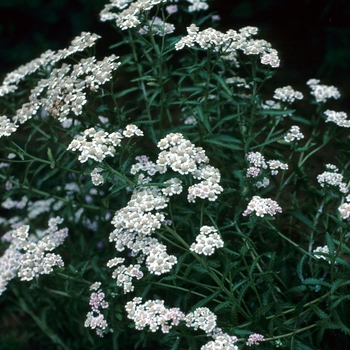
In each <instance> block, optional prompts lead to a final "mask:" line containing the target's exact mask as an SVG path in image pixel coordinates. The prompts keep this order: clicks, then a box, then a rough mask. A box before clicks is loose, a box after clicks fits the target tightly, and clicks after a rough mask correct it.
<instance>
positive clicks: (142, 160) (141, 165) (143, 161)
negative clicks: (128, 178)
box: [130, 155, 158, 176]
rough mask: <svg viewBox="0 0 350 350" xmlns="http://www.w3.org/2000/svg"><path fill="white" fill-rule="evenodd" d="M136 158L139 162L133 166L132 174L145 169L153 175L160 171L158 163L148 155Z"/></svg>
mask: <svg viewBox="0 0 350 350" xmlns="http://www.w3.org/2000/svg"><path fill="white" fill-rule="evenodd" d="M135 159H136V160H137V163H136V164H133V165H132V166H131V170H130V173H131V174H133V175H135V174H137V173H139V172H141V171H144V172H146V173H147V174H148V175H150V176H153V175H154V174H155V173H156V172H157V171H158V167H157V164H155V163H153V162H152V161H150V160H149V158H148V157H147V156H145V155H143V156H137V157H136V158H135Z"/></svg>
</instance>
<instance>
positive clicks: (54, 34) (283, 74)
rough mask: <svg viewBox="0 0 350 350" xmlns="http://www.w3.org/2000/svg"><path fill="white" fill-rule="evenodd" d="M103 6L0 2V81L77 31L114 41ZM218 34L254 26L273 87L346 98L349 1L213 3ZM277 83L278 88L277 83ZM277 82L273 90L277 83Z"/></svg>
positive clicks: (98, 1) (61, 0)
mask: <svg viewBox="0 0 350 350" xmlns="http://www.w3.org/2000/svg"><path fill="white" fill-rule="evenodd" d="M106 2H108V0H11V1H8V0H0V79H1V80H2V78H3V77H4V74H5V73H7V72H9V71H11V70H13V69H15V68H17V67H18V66H19V65H21V64H24V63H26V62H28V61H29V60H31V59H34V58H36V57H38V56H39V55H40V54H41V53H42V52H44V51H45V50H47V49H52V50H57V49H60V48H63V47H65V46H67V45H68V44H69V42H70V41H71V39H72V38H73V37H74V36H76V35H78V34H80V32H82V31H91V32H95V33H98V34H101V35H102V36H105V37H108V36H110V35H116V34H115V32H114V31H113V30H111V28H110V25H109V23H101V22H99V12H100V10H101V9H102V8H103V5H104V4H105V3H106ZM208 3H209V4H210V9H211V10H214V11H217V12H218V14H219V15H220V16H221V18H222V21H221V27H220V28H219V29H221V30H227V29H229V28H232V29H235V30H237V29H239V28H241V27H243V26H248V25H250V26H257V27H258V28H259V35H258V37H259V38H263V39H265V40H267V41H269V42H270V43H272V46H273V47H274V48H276V49H277V50H278V52H279V55H280V58H281V67H280V68H278V74H277V75H276V77H275V78H274V80H275V83H276V87H277V86H284V85H288V84H290V85H292V86H293V87H294V88H298V87H299V88H300V87H304V86H305V85H304V84H305V82H306V81H307V80H308V79H309V78H319V79H321V82H322V83H324V84H328V85H335V86H337V87H338V88H339V89H340V90H341V93H342V97H343V98H342V99H344V98H348V97H347V96H349V95H350V1H349V0H238V1H235V0H212V1H208ZM276 80H277V82H276ZM279 81H280V82H281V84H280V85H278V82H279Z"/></svg>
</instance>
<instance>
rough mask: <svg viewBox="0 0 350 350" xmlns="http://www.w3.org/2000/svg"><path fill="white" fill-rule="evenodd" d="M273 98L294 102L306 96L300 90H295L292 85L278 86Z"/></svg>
mask: <svg viewBox="0 0 350 350" xmlns="http://www.w3.org/2000/svg"><path fill="white" fill-rule="evenodd" d="M273 98H274V99H276V100H280V101H283V102H287V103H292V102H294V101H295V100H302V99H303V98H304V96H303V94H302V93H301V92H300V91H295V90H294V89H293V88H292V87H291V86H290V85H288V86H284V87H281V88H278V89H276V90H275V94H274V95H273Z"/></svg>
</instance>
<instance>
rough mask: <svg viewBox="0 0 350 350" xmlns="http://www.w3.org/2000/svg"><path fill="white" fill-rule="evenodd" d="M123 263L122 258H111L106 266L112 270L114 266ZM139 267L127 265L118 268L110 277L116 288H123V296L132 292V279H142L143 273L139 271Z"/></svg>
mask: <svg viewBox="0 0 350 350" xmlns="http://www.w3.org/2000/svg"><path fill="white" fill-rule="evenodd" d="M124 261H125V259H124V258H113V259H111V260H109V261H108V263H107V266H108V267H109V268H112V267H114V266H117V265H120V264H122V263H123V262H124ZM140 267H141V265H138V264H137V265H129V266H128V267H126V266H125V265H120V266H118V267H117V268H116V269H115V270H114V272H113V274H112V277H113V278H114V279H116V283H117V286H119V287H123V289H124V294H126V293H129V292H132V291H133V290H134V286H133V285H132V279H133V278H136V279H138V280H139V279H141V278H142V277H143V272H142V271H140Z"/></svg>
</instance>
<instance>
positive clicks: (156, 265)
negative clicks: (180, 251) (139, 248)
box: [146, 243, 177, 275]
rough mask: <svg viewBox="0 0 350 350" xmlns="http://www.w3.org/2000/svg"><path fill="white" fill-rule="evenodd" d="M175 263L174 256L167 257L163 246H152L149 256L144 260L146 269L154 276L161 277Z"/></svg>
mask: <svg viewBox="0 0 350 350" xmlns="http://www.w3.org/2000/svg"><path fill="white" fill-rule="evenodd" d="M176 263H177V258H176V257H175V256H174V255H168V253H167V252H166V246H165V245H164V244H160V243H158V244H154V245H152V246H151V247H150V251H149V254H148V256H147V258H146V267H147V269H148V271H149V272H150V273H152V274H154V275H162V274H163V273H164V272H169V271H170V270H171V268H172V267H173V266H174V265H175V264H176Z"/></svg>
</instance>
